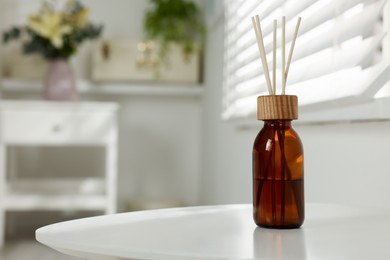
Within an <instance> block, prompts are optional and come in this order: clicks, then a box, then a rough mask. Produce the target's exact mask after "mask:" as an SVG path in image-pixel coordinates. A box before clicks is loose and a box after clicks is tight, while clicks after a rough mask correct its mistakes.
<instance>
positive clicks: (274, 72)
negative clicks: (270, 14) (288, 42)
mask: <svg viewBox="0 0 390 260" xmlns="http://www.w3.org/2000/svg"><path fill="white" fill-rule="evenodd" d="M277 29H278V20H274V38H273V57H272V59H273V60H272V86H273V92H274V95H276V41H277V39H276V36H277V35H276V31H277Z"/></svg>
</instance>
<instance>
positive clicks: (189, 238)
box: [36, 204, 390, 260]
mask: <svg viewBox="0 0 390 260" xmlns="http://www.w3.org/2000/svg"><path fill="white" fill-rule="evenodd" d="M36 238H37V240H38V241H39V242H41V243H43V244H45V245H48V246H50V247H52V248H54V249H56V250H58V251H60V252H63V253H65V254H69V255H74V256H79V257H84V258H87V259H161V260H165V259H169V260H175V259H390V210H381V209H365V208H357V207H347V206H340V205H326V204H309V205H307V206H306V221H305V223H304V224H303V226H302V228H300V229H293V230H273V229H264V228H258V227H256V225H255V224H254V223H253V220H252V207H251V206H250V205H226V206H208V207H188V208H176V209H164V210H150V211H140V212H133V213H122V214H115V215H108V216H101V217H92V218H85V219H79V220H74V221H68V222H63V223H58V224H53V225H50V226H46V227H43V228H40V229H38V230H37V231H36Z"/></svg>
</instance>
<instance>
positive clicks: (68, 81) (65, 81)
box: [43, 59, 77, 101]
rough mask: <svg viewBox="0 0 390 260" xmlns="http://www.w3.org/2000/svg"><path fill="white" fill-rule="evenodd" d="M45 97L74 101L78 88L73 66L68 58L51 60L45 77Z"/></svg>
mask: <svg viewBox="0 0 390 260" xmlns="http://www.w3.org/2000/svg"><path fill="white" fill-rule="evenodd" d="M43 97H44V98H45V99H46V100H57V101H73V100H76V99H77V90H76V84H75V78H74V75H73V71H72V68H71V66H70V64H69V62H68V60H66V59H56V60H53V61H50V64H49V69H48V72H47V75H46V78H45V83H44V90H43Z"/></svg>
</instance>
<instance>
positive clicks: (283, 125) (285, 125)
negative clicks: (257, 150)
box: [264, 119, 292, 130]
mask: <svg viewBox="0 0 390 260" xmlns="http://www.w3.org/2000/svg"><path fill="white" fill-rule="evenodd" d="M291 122H292V120H291V119H281V120H280V119H279V120H264V127H265V128H275V127H278V128H280V129H283V130H288V129H290V128H292V125H291Z"/></svg>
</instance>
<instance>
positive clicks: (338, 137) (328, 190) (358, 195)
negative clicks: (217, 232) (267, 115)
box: [201, 22, 390, 207]
mask: <svg viewBox="0 0 390 260" xmlns="http://www.w3.org/2000/svg"><path fill="white" fill-rule="evenodd" d="M223 36H224V35H223V23H222V22H220V23H218V24H215V25H214V27H212V28H210V31H209V36H208V37H209V38H208V44H207V55H206V73H205V91H206V93H205V98H204V103H203V106H204V111H203V124H202V125H203V128H202V129H203V139H204V146H203V150H202V151H203V154H202V160H203V165H202V176H201V180H202V182H201V195H202V197H201V203H202V204H220V203H251V201H252V197H251V196H252V181H251V176H252V166H251V161H252V158H251V156H252V154H251V153H252V144H253V140H254V138H255V136H256V134H257V132H258V131H259V130H260V128H261V127H262V126H261V123H260V122H259V127H258V128H256V129H246V130H242V129H241V130H240V129H239V128H238V127H237V125H235V124H234V122H227V121H222V120H221V97H222V82H223V64H222V59H223V38H224V37H223ZM253 120H254V121H255V120H256V118H253ZM295 129H296V130H297V132H298V133H299V134H300V136H301V139H302V141H303V144H304V151H305V196H306V201H307V202H330V203H350V204H360V205H371V206H383V207H390V201H389V200H388V198H390V189H389V188H388V186H389V184H388V183H390V168H389V155H390V153H389V152H388V150H389V148H390V122H374V123H355V124H348V123H344V124H330V125H296V127H295Z"/></svg>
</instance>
